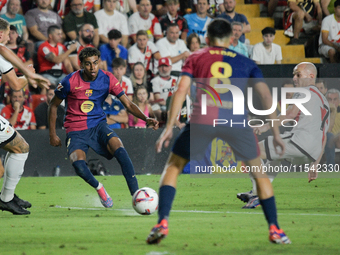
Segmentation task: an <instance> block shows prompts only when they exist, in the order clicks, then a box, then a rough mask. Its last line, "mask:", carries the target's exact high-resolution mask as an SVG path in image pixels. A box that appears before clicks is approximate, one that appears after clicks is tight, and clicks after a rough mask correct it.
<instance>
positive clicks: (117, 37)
mask: <svg viewBox="0 0 340 255" xmlns="http://www.w3.org/2000/svg"><path fill="white" fill-rule="evenodd" d="M107 37H108V38H109V43H107V44H104V45H102V46H100V48H99V50H100V54H101V57H100V58H101V60H102V65H103V69H104V70H105V71H110V72H112V60H114V59H115V58H122V59H124V60H125V61H127V58H128V51H127V49H126V48H125V47H124V46H122V45H120V44H119V43H120V42H121V40H122V33H121V32H119V31H118V30H117V29H112V30H111V31H110V32H109V33H108V34H107Z"/></svg>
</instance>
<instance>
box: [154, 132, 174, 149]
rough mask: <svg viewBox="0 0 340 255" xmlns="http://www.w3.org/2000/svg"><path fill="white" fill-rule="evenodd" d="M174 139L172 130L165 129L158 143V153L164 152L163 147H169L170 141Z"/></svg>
mask: <svg viewBox="0 0 340 255" xmlns="http://www.w3.org/2000/svg"><path fill="white" fill-rule="evenodd" d="M171 138H172V128H169V129H167V128H165V129H164V130H163V132H162V134H161V135H160V137H159V138H158V140H157V142H156V151H157V153H160V152H161V151H162V146H163V143H164V147H165V148H167V147H168V146H169V143H170V140H171Z"/></svg>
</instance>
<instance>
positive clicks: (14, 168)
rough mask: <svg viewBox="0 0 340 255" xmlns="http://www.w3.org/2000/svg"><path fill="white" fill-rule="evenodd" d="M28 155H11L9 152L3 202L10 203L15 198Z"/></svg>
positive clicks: (2, 191)
mask: <svg viewBox="0 0 340 255" xmlns="http://www.w3.org/2000/svg"><path fill="white" fill-rule="evenodd" d="M27 157H28V152H27V153H11V152H7V155H6V159H5V162H4V167H5V174H4V183H3V185H2V190H1V196H0V198H1V200H2V201H3V202H9V201H11V200H12V199H13V197H14V191H15V188H16V186H17V184H18V182H19V181H20V178H21V175H22V174H23V172H24V166H25V162H26V159H27Z"/></svg>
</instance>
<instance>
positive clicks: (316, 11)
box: [284, 0, 322, 44]
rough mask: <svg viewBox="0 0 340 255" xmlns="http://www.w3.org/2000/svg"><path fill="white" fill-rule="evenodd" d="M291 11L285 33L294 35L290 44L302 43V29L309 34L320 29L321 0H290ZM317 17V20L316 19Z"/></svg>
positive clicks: (288, 13) (287, 18) (290, 35)
mask: <svg viewBox="0 0 340 255" xmlns="http://www.w3.org/2000/svg"><path fill="white" fill-rule="evenodd" d="M288 7H289V11H288V12H287V15H286V16H287V17H286V18H285V26H284V29H285V32H284V33H285V35H287V36H289V37H293V38H292V39H291V41H290V44H299V43H301V42H300V41H299V40H298V39H299V35H300V32H301V29H304V31H305V32H306V33H307V34H309V33H310V32H312V31H317V32H319V31H320V27H319V26H320V25H321V23H322V10H321V6H320V3H319V0H313V1H311V0H310V1H307V0H288ZM315 19H316V20H315Z"/></svg>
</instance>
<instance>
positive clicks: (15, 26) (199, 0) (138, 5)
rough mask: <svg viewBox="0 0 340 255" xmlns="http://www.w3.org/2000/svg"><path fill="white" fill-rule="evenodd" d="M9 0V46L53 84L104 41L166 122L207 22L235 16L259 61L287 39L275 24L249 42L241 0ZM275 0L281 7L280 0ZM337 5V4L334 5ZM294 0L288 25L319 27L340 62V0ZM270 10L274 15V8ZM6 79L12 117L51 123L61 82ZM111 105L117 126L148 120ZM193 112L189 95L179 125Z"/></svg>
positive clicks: (112, 67)
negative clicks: (17, 84) (18, 87)
mask: <svg viewBox="0 0 340 255" xmlns="http://www.w3.org/2000/svg"><path fill="white" fill-rule="evenodd" d="M3 2H5V4H2V5H1V6H0V14H1V17H2V18H4V19H6V20H7V21H8V22H9V23H10V24H11V26H10V35H9V40H8V43H7V47H8V48H10V49H11V50H13V51H14V52H15V53H16V54H17V55H18V56H19V57H20V59H21V60H22V61H23V62H24V63H25V65H27V66H30V65H32V64H33V65H34V67H35V70H36V72H38V73H40V74H42V75H43V76H44V77H46V78H48V79H49V80H50V81H51V83H52V87H51V88H55V87H56V86H58V83H59V82H60V81H61V80H62V79H63V78H64V77H65V76H66V75H67V74H69V73H72V72H73V71H76V70H79V69H81V64H80V62H79V59H78V54H79V52H80V51H81V50H82V49H84V48H85V47H96V48H98V49H99V50H100V52H101V60H102V61H101V68H102V69H103V70H105V71H109V72H112V73H113V74H114V75H115V77H116V78H117V79H118V81H119V82H120V83H121V86H122V88H123V90H124V91H125V93H126V94H127V96H128V97H129V98H130V99H131V100H133V101H134V102H135V103H136V104H137V105H138V106H139V107H140V108H141V109H142V110H143V111H144V113H145V114H147V115H149V116H155V117H156V118H157V119H158V120H160V122H161V123H165V121H166V116H167V109H168V107H169V102H170V100H169V99H170V98H171V96H172V93H173V92H174V89H175V85H176V82H177V79H178V77H179V74H180V71H181V67H182V65H183V63H184V61H185V59H186V58H187V57H188V56H189V55H190V54H192V53H193V52H194V51H197V50H199V49H200V48H202V47H205V46H206V45H205V37H206V32H207V31H206V29H207V24H208V23H209V22H210V21H211V20H212V19H214V18H216V17H218V18H223V19H226V20H228V21H229V22H230V23H231V24H232V30H233V41H232V42H231V45H230V49H232V50H234V51H236V52H239V53H240V54H243V55H244V56H245V57H249V58H251V59H253V60H254V61H255V62H256V63H257V64H275V63H276V64H280V63H281V61H282V52H281V47H280V46H279V45H278V44H275V43H273V40H274V38H275V34H276V30H275V28H273V27H263V29H262V35H263V42H260V43H258V44H256V45H249V41H248V42H247V40H246V36H245V35H246V34H247V33H250V32H251V26H250V24H249V22H248V19H247V17H246V16H245V15H244V14H242V13H238V12H236V11H235V7H236V0H192V1H181V0H167V1H166V0H35V1H33V0H23V1H20V0H7V1H3ZM248 2H249V1H248ZM270 2H271V3H270V4H271V5H272V6H274V7H273V8H274V9H275V6H276V4H277V2H278V1H270ZM329 5H333V6H334V8H333V9H329V8H328V7H329ZM287 7H288V9H287V12H286V13H285V14H286V20H285V33H286V34H287V36H290V37H292V39H291V44H298V43H299V35H300V31H301V29H302V28H303V29H304V31H308V30H312V31H314V32H315V31H319V33H320V37H319V49H318V51H319V54H320V55H322V56H324V57H325V58H327V59H329V61H330V62H332V63H333V62H339V61H340V57H339V52H340V27H339V26H338V24H339V22H340V0H336V1H334V0H333V1H329V0H327V1H324V0H321V3H319V0H288V2H287ZM326 7H327V8H326ZM271 8H272V7H271ZM325 8H326V9H325ZM268 11H269V12H270V13H269V15H268V16H271V15H272V11H273V10H268ZM332 12H334V14H333V13H332ZM320 29H321V30H320ZM320 31H321V32H320ZM18 74H19V73H18ZM2 85H3V86H1V88H2V89H1V94H0V95H1V100H2V104H1V107H2V111H1V115H2V116H4V117H5V118H7V119H10V122H11V123H12V125H13V126H14V127H15V128H17V129H36V128H38V129H44V128H48V123H47V106H48V103H49V101H50V100H51V98H52V97H53V94H54V93H53V89H50V90H47V91H46V90H38V89H33V88H30V87H28V86H27V87H26V88H25V89H23V90H22V91H19V92H17V91H10V89H9V87H8V85H7V84H6V81H2ZM37 102H38V103H37ZM39 103H41V104H39ZM37 106H38V107H37ZM103 109H104V111H105V113H106V114H107V121H108V123H109V124H110V126H111V127H112V128H126V127H138V128H145V127H146V124H145V122H143V121H141V120H138V119H136V118H134V117H132V116H131V115H129V114H128V113H127V112H126V110H125V109H124V107H123V105H122V104H121V103H120V102H119V100H117V98H114V97H113V96H111V95H110V96H108V98H107V99H106V101H105V104H104V105H103ZM63 112H64V108H63V107H61V108H60V111H59V110H58V122H57V125H58V128H62V116H63ZM189 115H190V99H189V98H188V99H187V100H186V102H185V104H184V105H183V109H182V112H181V113H180V114H179V118H178V123H177V124H176V125H177V126H178V127H182V126H183V122H184V121H185V120H186V119H187V118H188V116H189Z"/></svg>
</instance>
